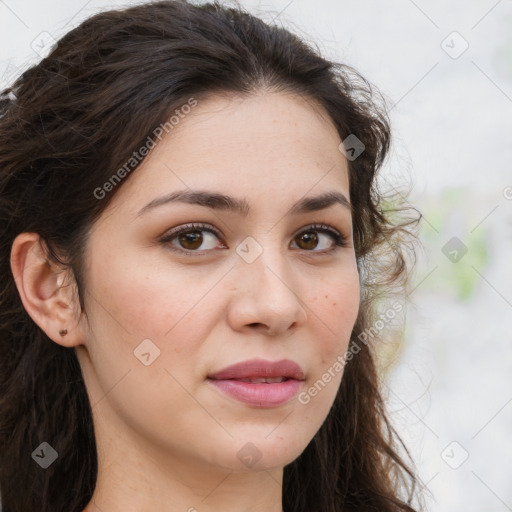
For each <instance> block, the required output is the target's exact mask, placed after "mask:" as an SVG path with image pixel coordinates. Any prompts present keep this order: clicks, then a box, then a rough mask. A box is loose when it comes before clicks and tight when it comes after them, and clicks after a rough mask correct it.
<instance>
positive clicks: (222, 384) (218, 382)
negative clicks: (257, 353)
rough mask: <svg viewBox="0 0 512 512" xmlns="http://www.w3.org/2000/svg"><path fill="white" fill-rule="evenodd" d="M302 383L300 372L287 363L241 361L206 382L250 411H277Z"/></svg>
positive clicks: (302, 374) (215, 374)
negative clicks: (247, 407) (255, 409)
mask: <svg viewBox="0 0 512 512" xmlns="http://www.w3.org/2000/svg"><path fill="white" fill-rule="evenodd" d="M304 380H305V374H304V371H303V370H302V368H301V367H300V366H299V365H298V364H297V363H295V362H293V361H290V360H289V359H286V360H282V361H276V362H271V361H265V360H263V359H253V360H251V361H244V362H242V363H238V364H235V365H232V366H229V367H227V368H224V369H223V370H221V371H219V372H216V373H214V374H212V375H209V376H208V378H207V381H208V382H210V383H211V384H212V385H213V386H214V387H215V388H216V389H218V390H220V391H221V392H222V393H223V394H225V395H228V396H230V397H231V398H234V399H235V400H237V401H239V402H242V403H244V404H246V405H251V406H253V407H277V406H279V405H283V404H284V403H286V402H289V401H290V400H291V399H292V398H293V397H294V396H295V395H297V393H298V392H299V391H300V389H301V388H302V386H303V381H304Z"/></svg>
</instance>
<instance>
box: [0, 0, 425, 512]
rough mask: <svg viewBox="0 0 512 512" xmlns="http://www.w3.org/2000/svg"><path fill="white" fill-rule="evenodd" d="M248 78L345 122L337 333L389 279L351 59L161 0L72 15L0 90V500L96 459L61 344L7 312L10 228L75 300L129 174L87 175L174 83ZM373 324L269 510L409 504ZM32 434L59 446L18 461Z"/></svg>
mask: <svg viewBox="0 0 512 512" xmlns="http://www.w3.org/2000/svg"><path fill="white" fill-rule="evenodd" d="M262 89H265V90H269V91H286V92H291V93H297V94H300V95H302V96H304V97H307V98H311V99H313V100H316V101H317V102H319V103H320V105H322V106H323V108H324V109H325V110H326V112H327V113H328V114H329V116H330V118H331V119H332V121H333V122H334V125H335V127H336V129H337V131H338V132H339V135H340V138H341V140H342V141H343V140H345V139H346V138H347V137H348V136H349V135H352V136H355V137H357V139H358V140H360V141H361V142H362V143H363V144H364V151H363V152H362V153H361V154H360V155H359V156H358V157H357V158H355V159H350V162H349V172H350V199H351V203H352V205H353V227H354V230H353V231H354V244H355V252H356V257H357V261H358V268H359V271H360V275H361V285H362V290H363V294H362V297H361V308H360V314H359V317H358V319H357V322H356V325H355V327H354V330H353V333H352V339H351V343H352V344H355V343H357V339H358V336H360V334H361V333H363V332H365V330H366V329H368V328H369V327H370V326H371V325H372V322H373V321H374V320H375V314H376V304H377V302H376V301H377V300H378V298H379V297H381V296H382V295H383V294H386V293H387V292H390V291H391V289H392V288H393V287H394V290H395V291H396V290H398V291H400V290H402V291H403V290H404V286H405V283H406V278H407V275H408V274H409V271H410V269H409V268H408V266H407V264H406V261H407V258H406V254H405V249H406V247H407V245H406V244H405V243H404V242H403V240H404V237H406V236H407V235H408V233H409V226H410V225H411V222H413V221H411V220H408V221H405V220H402V221H400V222H398V221H397V220H396V219H395V218H394V217H393V218H394V221H393V222H392V221H391V220H390V219H391V215H392V214H393V215H394V213H396V211H397V209H399V206H397V205H396V204H394V205H393V203H390V202H389V201H386V199H387V198H384V196H383V195H382V194H381V193H380V192H379V191H378V187H377V185H376V175H377V172H378V170H379V168H380V167H381V166H382V163H383V161H384V159H385V157H386V154H387V152H388V149H389V145H390V127H389V122H388V118H387V114H386V110H385V104H384V103H382V101H381V99H382V98H381V97H380V96H379V95H378V94H377V93H376V91H375V89H374V88H373V87H372V86H371V85H370V84H369V83H368V82H367V81H366V80H365V79H364V78H363V77H362V76H360V75H359V74H358V73H357V72H356V71H355V70H354V69H352V68H351V67H349V66H347V65H344V64H339V63H334V62H330V61H328V60H326V59H324V58H322V57H321V56H320V55H319V54H318V53H317V51H315V50H314V49H313V48H311V47H310V46H309V45H307V44H306V43H305V42H303V41H302V40H301V39H299V38H298V37H297V36H295V35H293V34H292V33H290V32H289V31H287V30H285V29H283V28H280V27H277V26H269V25H268V24H265V23H264V22H263V21H262V20H260V19H258V18H257V17H254V16H252V15H250V14H249V13H247V12H245V11H244V10H243V9H242V8H240V7H231V8H228V7H224V6H221V5H220V4H218V3H213V4H204V5H193V4H191V3H188V2H186V1H163V2H156V3H150V4H145V5H139V6H136V7H131V8H128V9H125V10H113V11H108V12H103V13H100V14H97V15H95V16H93V17H91V18H89V19H87V20H86V21H85V22H83V23H82V24H81V25H80V26H78V27H77V28H75V29H73V30H72V31H70V32H69V33H67V34H66V35H65V36H64V37H62V38H61V39H60V40H59V41H58V44H57V46H55V47H54V48H53V50H52V52H51V53H50V54H49V56H47V57H46V58H44V59H43V60H42V61H41V62H39V63H38V64H37V65H35V66H33V67H31V68H30V69H28V70H27V71H25V72H24V73H23V74H22V75H21V76H20V77H19V78H18V79H17V80H16V81H15V82H14V84H13V85H12V86H11V87H10V88H8V89H6V90H4V91H3V92H2V95H1V96H0V280H1V281H0V492H1V500H2V506H3V512H33V511H34V510H38V511H41V512H70V511H71V512H81V511H82V510H83V508H84V507H85V506H86V505H87V503H88V502H89V501H90V499H91V497H92V494H93V492H94V488H95V485H96V478H97V469H98V468H97V453H96V444H95V438H94V428H93V421H92V413H91V406H90V403H89V401H88V397H87V393H86V388H85V384H84V381H83V378H82V373H81V368H80V365H79V363H78V360H77V357H76V354H75V350H74V349H70V348H65V347H62V346H60V345H58V344H57V343H54V342H53V341H52V340H50V339H49V338H48V337H47V336H46V335H45V333H44V332H43V331H42V330H41V329H40V328H39V327H38V326H37V325H36V324H35V322H34V321H33V320H32V319H31V317H30V316H29V315H28V314H27V312H26V311H25V309H24V308H23V305H22V302H21V300H20V297H19V294H18V292H17V289H16V286H15V282H14V279H13V275H12V273H11V270H10V250H11V246H12V243H13V240H14V239H15V237H16V236H17V235H18V234H19V233H21V232H35V233H38V234H39V235H40V236H41V238H42V239H43V240H44V242H45V244H46V247H47V249H48V258H50V259H53V260H54V261H57V262H60V263H61V264H65V265H68V266H69V267H70V268H71V269H72V271H73V273H74V276H75V279H76V282H77V288H78V292H79V297H80V304H81V306H82V309H83V308H84V303H83V296H84V291H85V289H86V287H85V283H84V280H83V276H82V273H81V269H82V268H83V266H84V264H85V263H86V262H84V261H83V260H82V254H83V253H84V247H85V244H86V243H87V235H88V231H89V229H90V227H91V226H92V225H93V223H94V222H95V220H97V219H98V217H99V216H100V215H101V213H102V212H103V211H104V209H105V208H106V207H107V205H108V204H109V201H110V200H111V199H112V197H113V196H114V195H115V194H116V192H117V191H118V190H119V188H120V187H121V186H122V185H123V183H124V182H125V181H126V180H127V179H129V176H126V177H125V178H124V180H122V181H121V182H120V183H119V184H116V186H115V187H113V190H111V191H109V193H108V194H104V197H101V198H98V193H96V194H95V191H97V190H98V187H100V188H101V187H102V186H104V184H105V183H107V182H108V180H109V179H110V178H111V177H112V175H113V174H114V173H115V171H116V170H117V169H119V168H121V167H122V166H123V165H124V164H125V163H126V162H127V161H129V159H130V157H131V156H132V155H133V153H134V151H135V150H136V149H137V148H140V147H141V146H142V145H143V144H144V142H145V141H146V140H147V138H148V137H149V136H150V135H151V134H153V132H154V130H155V129H156V128H157V127H158V126H160V125H162V124H164V123H166V122H167V121H168V119H169V116H170V115H172V113H173V112H174V111H175V109H177V108H179V107H180V106H181V105H183V104H185V103H186V102H187V101H188V100H189V99H190V98H191V97H194V98H196V99H197V100H200V98H204V97H206V96H207V95H212V94H215V93H216V92H228V93H233V94H237V95H247V94H251V93H254V92H255V91H259V90H262ZM136 167H137V165H134V168H133V169H132V171H133V170H134V169H135V168H136ZM132 171H130V172H132ZM59 255H60V256H59ZM62 255H65V257H62ZM378 338H379V337H378V336H375V337H374V338H372V342H371V343H363V344H361V343H359V351H358V353H357V354H356V355H354V357H353V358H352V360H351V361H349V362H348V363H347V365H346V368H345V373H344V376H343V379H342V382H341V386H340V389H339V392H338V394H337V396H336V399H335V401H334V405H333V407H332V409H331V410H330V412H329V415H328V417H327V419H326V421H325V422H324V424H323V425H322V427H321V428H320V430H319V431H318V433H317V434H316V435H315V436H314V438H313V439H312V441H311V442H310V443H309V444H308V446H307V447H306V448H305V450H304V451H303V452H302V453H301V455H300V456H299V457H298V458H297V459H296V460H295V461H293V462H292V463H291V464H289V465H287V466H286V467H285V468H284V482H283V510H284V511H285V512H317V511H319V510H321V511H323V512H340V511H342V510H343V511H347V512H348V511H357V512H365V511H368V512H369V511H379V512H388V511H389V512H391V511H409V512H411V511H414V510H415V509H413V508H412V507H413V505H412V500H413V496H414V494H415V484H416V477H415V475H414V473H413V471H412V470H411V469H410V468H409V467H408V465H407V464H406V463H405V462H404V460H403V459H402V458H401V457H402V456H401V455H400V452H403V451H404V450H403V448H404V447H403V446H401V445H400V439H399V437H398V436H397V435H396V432H395V431H394V429H393V427H392V426H391V424H390V422H389V420H388V418H387V416H386V412H385V406H384V403H383V400H382V398H381V394H380V388H379V380H378V375H377V371H376V363H375V361H374V355H373V352H374V344H375V341H376V340H378ZM351 346H352V345H351ZM44 441H47V442H49V444H51V446H52V447H53V448H54V449H55V450H56V451H57V452H58V454H59V456H58V459H57V460H56V461H55V462H54V463H53V464H52V465H51V466H50V467H49V468H47V469H42V468H41V467H39V465H37V464H35V462H34V460H32V457H31V453H32V452H33V450H34V449H35V448H36V447H37V446H39V445H40V444H41V443H42V442H44ZM405 453H407V450H405Z"/></svg>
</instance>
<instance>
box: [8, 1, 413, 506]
mask: <svg viewBox="0 0 512 512" xmlns="http://www.w3.org/2000/svg"><path fill="white" fill-rule="evenodd" d="M0 140H1V143H0V212H1V213H0V214H1V223H0V225H1V226H2V227H1V229H2V236H1V240H2V246H1V247H2V249H1V254H0V265H1V269H0V276H1V279H2V286H1V290H2V294H1V303H0V304H1V307H0V310H1V311H0V314H1V322H0V349H1V350H0V354H1V355H0V365H1V372H0V379H1V381H0V382H1V384H0V409H1V411H2V412H1V420H0V433H1V437H0V453H1V454H2V455H1V462H0V489H1V494H2V505H3V511H4V512H21V511H23V512H29V511H34V510H40V511H43V512H45V511H48V512H49V511H51V512H60V511H62V512H64V511H65V512H69V511H76V512H82V511H83V510H84V508H85V509H86V510H87V512H97V511H103V512H115V511H121V510H122V511H126V510H133V511H152V512H160V511H173V512H174V511H189V512H192V511H196V510H197V511H201V512H202V511H205V512H209V511H217V510H222V511H224V512H230V511H242V510H243V511H246V510H247V511H248V510H251V511H255V512H256V511H263V510H265V511H266V512H269V511H270V512H279V511H285V512H306V511H309V512H316V511H319V510H321V511H323V512H327V511H328V512H335V511H342V510H343V511H358V512H363V511H370V510H379V511H380V512H384V511H398V510H401V511H404V510H405V511H413V510H415V509H414V508H412V507H413V505H412V499H413V494H414V488H415V482H416V479H415V477H414V474H413V472H412V471H411V470H410V469H409V468H408V466H407V465H406V463H405V462H404V461H403V460H402V459H401V457H400V455H399V453H398V449H397V441H398V442H399V439H398V437H397V436H396V435H395V433H394V431H393V429H392V427H391V426H390V424H389V422H388V420H387V417H386V413H385V408H384V405H383V402H382V399H381V395H380V391H379V384H378V382H379V381H378V377H377V374H376V370H375V364H374V359H373V357H374V356H373V352H374V349H375V344H376V343H378V339H379V335H378V329H377V330H375V329H374V330H373V331H371V328H372V326H373V325H374V324H373V322H374V321H375V319H376V318H377V308H376V300H377V298H378V297H379V294H381V295H382V293H384V294H386V295H389V294H390V293H391V292H392V286H393V285H395V286H398V289H399V290H401V289H403V286H404V283H405V278H406V275H407V271H408V270H407V268H406V265H405V258H404V254H403V253H402V251H403V248H404V245H403V243H400V238H401V236H402V235H403V236H405V235H407V233H408V232H407V230H406V226H407V225H409V224H410V222H411V221H409V224H407V223H406V222H405V221H403V222H402V224H400V223H397V222H396V220H395V222H394V223H392V222H391V221H390V220H389V218H388V216H389V215H390V214H391V213H392V211H391V209H390V207H389V204H388V203H386V204H388V206H387V210H384V209H383V206H384V204H385V203H384V198H383V197H382V196H381V195H380V194H379V193H378V191H377V189H376V185H375V179H376V173H377V171H378V169H379V168H380V166H381V164H382V161H383V159H384V158H385V156H386V153H387V151H388V147H389V141H390V132H389V125H388V121H387V117H386V114H385V111H384V110H383V108H382V107H380V106H379V105H378V104H377V103H376V102H375V101H374V99H373V95H372V89H371V88H370V86H369V84H368V83H367V82H366V81H365V80H364V79H363V78H362V77H361V76H360V75H358V74H357V73H356V72H355V71H353V70H352V69H350V68H348V67H347V66H344V65H340V64H334V63H331V62H328V61H326V60H325V59H323V58H322V57H321V56H319V55H317V54H316V53H315V52H314V51H313V50H312V49H311V48H310V47H308V46H307V45H306V44H305V43H304V42H302V41H300V40H299V39H298V38H297V37H296V36H294V35H292V34H291V33H289V32H287V31H286V30H283V29H281V28H277V27H275V26H274V27H271V26H268V25H266V24H264V23H263V22H262V21H261V20H259V19H257V18H255V17H253V16H251V15H249V14H248V13H246V12H243V10H241V9H235V8H226V7H222V6H220V5H218V4H205V5H201V6H195V5H192V4H190V3H187V2H173V1H168V2H167V1H166V2H158V3H153V4H146V5H140V6H137V7H132V8H129V9H126V10H121V11H110V12H103V13H101V14H98V15H95V16H93V17H92V18H90V19H88V20H86V21H85V22H84V23H82V24H81V25H80V26H79V27H78V28H76V29H74V30H72V31H71V32H69V33H68V34H67V35H65V36H64V37H63V38H62V39H61V40H60V41H58V45H57V46H56V47H55V48H54V49H53V51H52V52H51V54H50V55H49V56H48V57H47V58H45V59H43V60H42V62H40V63H39V64H38V65H37V66H35V67H33V68H31V69H29V70H28V71H26V72H25V73H23V75H22V76H20V77H19V78H18V80H17V81H16V82H15V83H14V85H13V86H12V87H11V88H10V89H8V90H6V91H4V93H3V95H2V100H1V118H0ZM382 249H384V250H382ZM401 287H402V288H401ZM380 313H381V314H382V311H380ZM369 329H370V330H369ZM369 332H371V335H370V336H368V335H367V334H368V333H369ZM374 334H375V336H374Z"/></svg>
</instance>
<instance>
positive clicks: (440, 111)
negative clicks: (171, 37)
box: [0, 0, 512, 512]
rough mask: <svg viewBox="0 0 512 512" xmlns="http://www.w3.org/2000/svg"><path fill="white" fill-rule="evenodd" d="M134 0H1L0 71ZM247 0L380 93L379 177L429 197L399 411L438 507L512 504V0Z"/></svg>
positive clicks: (12, 72)
mask: <svg viewBox="0 0 512 512" xmlns="http://www.w3.org/2000/svg"><path fill="white" fill-rule="evenodd" d="M134 3H135V2H126V1H124V2H121V1H119V2H112V1H109V2H105V1H99V0H89V1H86V0H46V1H45V2H38V1H36V0H30V1H29V0H0V86H1V87H2V88H4V87H5V86H6V85H8V84H10V83H11V81H12V80H13V79H14V77H15V76H17V75H18V74H19V73H20V72H22V71H23V70H24V69H26V68H27V67H28V66H30V65H32V64H34V63H35V62H37V61H38V60H39V59H40V58H41V57H42V56H45V55H46V54H47V53H48V51H49V50H50V48H51V45H52V44H53V43H54V41H55V39H58V38H59V37H61V36H62V35H63V34H64V33H66V32H68V31H69V30H70V29H72V28H73V27H75V26H76V25H78V24H79V23H80V22H81V21H83V20H84V19H85V18H86V17H89V16H90V15H92V14H94V13H96V12H98V11H100V10H106V9H109V8H112V7H117V6H128V5H132V4H134ZM139 3H140V2H139ZM198 3H200V2H198ZM225 3H228V2H225ZM240 3H241V4H242V5H243V6H245V7H246V8H248V9H249V10H250V11H251V12H253V13H255V14H257V15H259V16H261V17H262V18H263V19H265V20H266V21H274V22H275V23H277V24H281V25H283V26H285V27H287V28H290V29H291V30H292V31H294V32H296V33H298V34H299V35H301V36H302V37H303V38H305V39H307V40H309V41H311V42H313V43H314V44H316V45H318V48H319V49H320V50H321V51H322V53H323V54H324V55H325V56H327V57H328V58H330V59H333V60H337V61H341V62H344V63H347V64H350V65H352V66H353V67H355V68H356V69H357V70H358V71H360V72H361V73H362V74H363V75H364V76H365V77H366V78H367V79H369V80H370V81H371V82H372V83H373V84H375V85H376V86H377V88H378V89H379V90H380V91H381V92H382V93H383V94H384V95H385V97H386V99H387V101H388V105H389V108H390V117H391V122H392V127H393V132H394V143H393V149H392V152H391V155H390V158H389V159H388V161H387V162H386V165H385V168H384V170H383V173H382V183H383V185H384V186H385V188H387V189H389V190H392V189H393V188H396V189H397V190H399V191H402V190H404V187H403V185H404V183H405V188H407V183H409V184H411V186H412V192H411V194H410V196H409V198H408V200H409V202H410V203H411V204H413V205H415V206H416V207H417V208H418V209H419V210H420V211H421V212H422V213H423V219H422V221H421V224H420V238H421V242H422V244H423V249H421V250H419V251H418V263H417V265H416V269H415V272H414V275H413V280H412V286H411V291H410V293H409V299H410V304H409V306H408V308H407V319H406V320H407V323H406V330H405V332H404V335H403V336H401V337H399V338H397V339H391V340H389V342H388V343H386V344H385V345H383V347H382V348H381V356H382V361H383V366H384V369H385V373H384V383H385V384H384V389H385V392H386V395H387V399H388V401H389V408H390V410H391V412H392V418H393V423H394V425H395V427H396V429H397V431H398V432H399V433H400V435H401V436H402V438H403V439H404V441H405V442H406V444H407V446H408V447H409V449H410V452H411V455H412V458H413V459H414V461H415V462H416V465H417V469H418V472H419V475H420V478H421V480H422V485H421V492H422V494H423V495H424V497H425V501H426V504H427V509H428V510H430V511H432V512H438V511H439V512H441V511H442V512H506V511H507V510H510V511H512V343H511V341H512V340H511V332H512V263H511V259H510V258H511V255H512V251H511V248H512V247H511V246H512V143H511V140H512V138H511V136H512V1H511V0H498V1H497V0H473V1H472V2H463V1H461V0H457V1H452V2H443V1H441V0H429V1H427V0H414V1H413V0H389V1H386V2H381V1H378V0H365V1H361V2H356V1H344V0H315V1H311V0H309V1H308V0H272V1H265V2H261V1H257V0H241V2H240Z"/></svg>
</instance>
